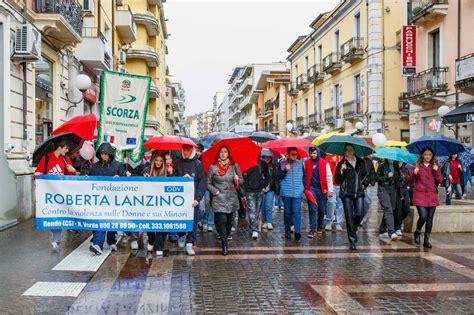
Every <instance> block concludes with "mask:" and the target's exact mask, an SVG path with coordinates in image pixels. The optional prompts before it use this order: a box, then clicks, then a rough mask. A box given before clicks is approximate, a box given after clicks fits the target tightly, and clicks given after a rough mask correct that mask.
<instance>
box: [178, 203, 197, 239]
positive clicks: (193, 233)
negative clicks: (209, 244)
mask: <svg viewBox="0 0 474 315" xmlns="http://www.w3.org/2000/svg"><path fill="white" fill-rule="evenodd" d="M200 214H201V211H200V210H199V205H198V206H197V207H196V208H194V220H193V230H192V231H191V232H179V233H177V234H178V236H179V237H182V236H185V235H186V243H192V244H194V242H195V241H196V230H197V223H198V222H199V219H200V218H199V217H200Z"/></svg>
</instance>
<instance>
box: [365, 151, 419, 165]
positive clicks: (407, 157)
mask: <svg viewBox="0 0 474 315" xmlns="http://www.w3.org/2000/svg"><path fill="white" fill-rule="evenodd" d="M374 156H376V157H378V158H382V159H389V160H394V161H398V162H404V163H408V164H413V163H415V162H416V161H417V160H418V156H417V155H416V154H412V153H410V152H408V151H407V150H403V149H400V148H396V147H380V148H377V149H375V154H374Z"/></svg>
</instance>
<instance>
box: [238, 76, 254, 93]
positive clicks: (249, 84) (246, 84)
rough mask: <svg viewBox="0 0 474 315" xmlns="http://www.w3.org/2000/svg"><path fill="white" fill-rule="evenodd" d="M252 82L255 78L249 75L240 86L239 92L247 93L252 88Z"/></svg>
mask: <svg viewBox="0 0 474 315" xmlns="http://www.w3.org/2000/svg"><path fill="white" fill-rule="evenodd" d="M252 82H253V78H252V76H248V77H247V78H246V79H245V80H244V81H243V82H242V83H241V84H240V86H239V89H238V91H239V93H240V94H246V92H247V91H248V90H250V89H252V85H253V84H252Z"/></svg>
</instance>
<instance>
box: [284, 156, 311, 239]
mask: <svg viewBox="0 0 474 315" xmlns="http://www.w3.org/2000/svg"><path fill="white" fill-rule="evenodd" d="M287 152H288V158H287V159H284V160H282V161H281V162H280V165H281V178H282V180H281V186H280V195H281V197H282V199H283V205H284V213H283V216H284V222H285V238H286V239H290V238H291V226H292V225H294V229H295V240H296V241H297V242H298V241H299V240H300V239H301V203H302V202H303V194H304V185H305V182H304V170H303V161H302V160H301V159H300V156H299V153H298V149H297V148H294V147H290V148H288V149H287Z"/></svg>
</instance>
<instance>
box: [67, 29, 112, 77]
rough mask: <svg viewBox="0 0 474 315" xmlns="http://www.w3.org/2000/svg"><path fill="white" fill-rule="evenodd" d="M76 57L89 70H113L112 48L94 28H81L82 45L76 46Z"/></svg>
mask: <svg viewBox="0 0 474 315" xmlns="http://www.w3.org/2000/svg"><path fill="white" fill-rule="evenodd" d="M76 57H77V59H79V60H80V61H81V62H82V63H83V64H84V65H85V66H86V67H87V68H89V69H101V70H111V69H113V61H112V47H111V46H110V44H109V42H107V40H106V39H105V36H104V35H103V34H102V32H100V31H99V30H98V29H97V28H96V27H83V28H82V43H80V44H78V45H77V49H76Z"/></svg>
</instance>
